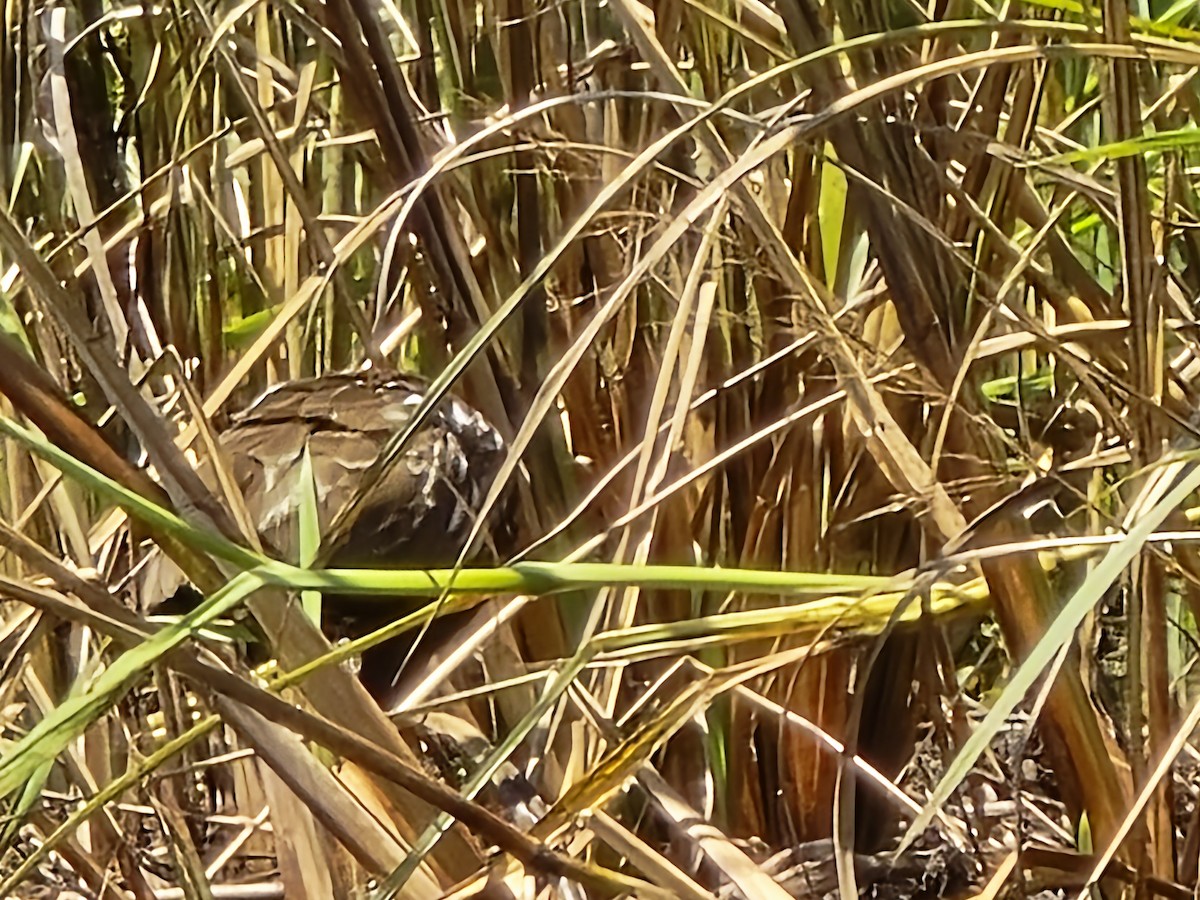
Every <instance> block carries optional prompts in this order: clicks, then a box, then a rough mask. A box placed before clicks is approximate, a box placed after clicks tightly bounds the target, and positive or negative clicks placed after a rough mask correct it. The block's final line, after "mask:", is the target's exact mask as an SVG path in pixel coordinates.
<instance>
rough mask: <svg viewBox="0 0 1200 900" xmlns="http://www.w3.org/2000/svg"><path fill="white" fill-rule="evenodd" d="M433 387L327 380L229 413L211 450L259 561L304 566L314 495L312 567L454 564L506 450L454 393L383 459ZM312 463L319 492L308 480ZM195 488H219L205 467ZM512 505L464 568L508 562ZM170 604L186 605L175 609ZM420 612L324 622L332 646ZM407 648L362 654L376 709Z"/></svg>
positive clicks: (335, 611)
mask: <svg viewBox="0 0 1200 900" xmlns="http://www.w3.org/2000/svg"><path fill="white" fill-rule="evenodd" d="M429 389H430V385H429V382H427V381H426V380H424V379H423V378H420V377H418V376H415V375H411V374H403V373H397V372H385V371H380V370H376V369H368V370H361V371H341V372H331V373H327V374H324V375H319V376H316V377H309V378H299V379H294V380H291V381H283V382H280V383H278V384H275V385H273V386H272V387H270V388H269V389H268V390H267V391H266V392H265V393H263V394H262V395H261V396H259V397H258V398H257V399H256V400H254V401H253V402H251V403H250V405H249V406H247V407H246V408H245V409H243V410H241V411H240V412H236V413H234V414H233V415H232V416H231V417H230V423H229V425H228V427H227V428H225V429H224V430H223V431H222V432H221V433H220V434H219V435H218V438H217V446H218V448H219V453H220V455H221V456H223V457H224V461H225V464H226V465H227V471H228V472H229V473H230V474H231V475H232V479H233V483H234V484H235V485H236V487H237V489H238V491H239V492H240V494H241V496H242V499H243V500H244V503H245V509H246V512H247V513H248V515H249V518H250V522H251V523H252V524H253V526H254V527H255V528H256V529H257V531H258V534H259V537H260V539H261V541H262V544H263V548H264V551H265V552H267V553H268V554H270V555H271V556H273V557H275V558H277V559H280V560H283V561H285V562H289V563H293V564H298V563H300V561H301V560H300V558H299V555H300V547H299V525H298V522H299V510H300V502H301V498H302V497H305V496H312V495H311V494H309V493H308V492H309V491H313V493H315V497H316V501H317V502H316V507H317V521H318V525H319V533H320V534H321V535H322V546H321V548H320V554H319V557H318V559H319V561H320V562H321V563H322V564H324V565H325V566H327V567H329V568H394V569H403V568H449V567H453V566H454V565H456V564H457V563H458V561H459V557H460V555H461V553H462V551H463V549H464V547H465V546H466V544H467V541H468V539H469V537H470V534H471V531H472V529H473V528H474V526H475V522H476V515H477V513H478V511H479V510H480V508H481V506H482V503H483V501H484V498H485V497H486V495H487V493H488V491H489V489H490V488H491V485H492V481H493V480H494V478H495V477H496V475H497V473H498V471H499V469H500V466H501V464H502V463H503V461H504V458H505V455H506V453H507V445H506V443H505V441H504V439H503V437H502V436H501V434H500V432H499V431H498V430H497V428H496V427H494V426H493V425H492V424H491V423H490V422H489V421H488V420H487V419H486V418H485V417H484V416H483V415H482V414H481V413H480V412H479V411H478V410H476V409H474V408H473V407H471V406H469V405H468V404H467V403H466V402H464V401H463V400H461V399H459V398H458V397H456V396H453V395H450V396H448V397H446V398H445V400H443V401H442V402H441V403H440V404H439V405H438V406H437V407H436V408H435V410H434V411H433V412H432V414H431V415H430V416H428V417H427V419H426V420H425V422H424V423H423V424H421V426H420V427H419V428H417V430H416V431H415V432H414V433H413V434H412V435H411V438H410V439H409V440H408V441H406V443H405V445H404V446H403V447H401V448H400V449H399V452H398V453H396V454H395V455H394V456H388V457H387V459H386V460H384V459H381V456H383V455H385V454H389V453H390V452H391V451H390V446H391V444H392V443H393V442H394V440H395V439H396V437H397V436H398V435H399V434H400V433H401V432H402V431H404V430H405V428H406V427H407V426H408V425H409V424H410V423H411V421H412V418H413V414H414V413H415V412H416V411H417V410H418V408H419V407H420V406H421V405H422V403H423V402H424V401H425V399H426V397H427V395H428V393H429ZM306 453H307V456H308V459H309V462H310V465H311V472H312V475H311V484H312V487H309V486H307V485H306V484H305V483H304V480H303V479H304V477H305V469H304V458H305V454H306ZM385 463H386V464H385ZM201 477H202V478H203V479H204V480H205V481H206V482H208V483H209V484H210V485H212V484H213V483H214V481H215V472H214V471H213V466H212V465H211V464H207V465H203V466H202V467H201ZM314 488H315V491H314V490H313V489H314ZM510 499H511V492H506V493H505V494H504V495H502V499H501V501H500V503H499V504H498V506H499V508H498V509H497V514H496V516H495V521H496V522H497V523H498V524H497V527H496V528H494V529H491V530H490V533H489V536H488V540H486V541H484V542H483V544H482V547H481V549H480V550H478V551H476V552H474V553H473V555H472V556H470V557H468V558H467V560H466V562H467V563H469V564H472V565H481V564H494V563H496V562H498V561H501V557H502V556H503V554H502V553H501V549H502V548H501V547H500V546H498V541H499V542H500V543H504V542H506V540H507V538H505V540H504V541H500V539H499V536H500V535H505V536H507V535H509V534H510V531H509V529H508V528H507V527H506V526H505V523H506V522H507V521H508V515H507V507H508V505H509V501H510ZM334 532H336V533H334ZM423 602H425V601H423ZM173 605H174V607H175V608H176V609H178V608H180V601H178V600H176V601H175V602H174V604H173ZM413 608H414V604H413V603H412V601H411V600H409V601H405V602H402V603H401V605H395V604H388V603H387V602H386V601H381V600H380V599H379V598H375V599H372V600H369V601H367V600H363V599H362V598H357V599H356V598H354V597H351V596H342V595H333V596H330V595H326V597H325V602H324V604H323V616H322V617H323V620H324V621H323V623H322V624H323V627H324V628H325V630H326V633H327V635H328V636H329V637H330V638H331V639H334V640H337V639H341V638H353V637H360V636H362V635H363V634H365V633H367V632H369V631H372V630H375V629H376V628H378V627H382V626H383V625H385V624H387V622H389V621H392V620H394V619H396V618H399V617H400V616H401V615H403V614H405V613H407V612H410V611H411V610H412V609H413ZM466 618H467V616H465V615H464V614H452V615H447V616H439V617H438V618H437V619H435V620H434V622H433V623H432V624H431V625H430V626H429V629H428V632H427V633H426V634H425V635H424V637H423V638H422V643H423V644H424V645H425V646H426V648H436V647H438V646H439V645H445V644H447V643H448V642H449V641H450V640H452V639H453V636H454V635H455V633H456V632H457V631H458V630H459V629H460V628H461V626H462V625H463V623H464V621H465V619H466ZM413 640H414V636H413V634H412V633H409V634H407V635H402V636H400V637H399V638H397V639H394V640H392V641H389V642H386V643H384V644H381V645H379V646H378V647H375V648H372V649H371V650H369V651H367V652H366V653H364V654H363V657H362V659H361V668H360V672H359V676H360V679H361V680H362V681H363V682H364V684H365V685H366V687H367V689H368V691H370V692H371V693H372V694H374V695H375V696H376V699H380V700H381V702H383V700H382V696H383V695H385V694H386V693H387V692H388V690H389V689H390V688H391V687H393V686H394V683H395V680H396V677H397V675H398V669H399V668H400V666H401V663H402V662H403V661H404V660H405V659H406V658H407V657H408V653H409V651H410V650H411V649H412V647H413Z"/></svg>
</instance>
